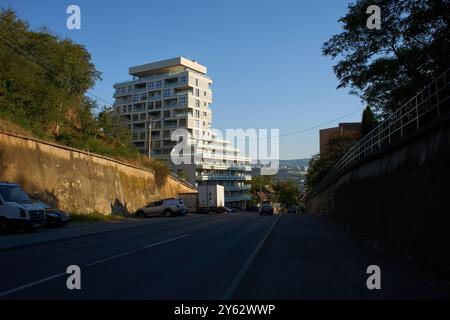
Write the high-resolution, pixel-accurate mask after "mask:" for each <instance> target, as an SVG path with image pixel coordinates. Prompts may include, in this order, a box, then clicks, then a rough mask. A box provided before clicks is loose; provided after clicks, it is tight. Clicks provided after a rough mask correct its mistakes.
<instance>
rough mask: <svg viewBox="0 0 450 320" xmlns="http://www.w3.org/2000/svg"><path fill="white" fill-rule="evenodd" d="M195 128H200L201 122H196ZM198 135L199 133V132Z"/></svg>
mask: <svg viewBox="0 0 450 320" xmlns="http://www.w3.org/2000/svg"><path fill="white" fill-rule="evenodd" d="M195 127H196V128H200V120H195ZM197 133H198V131H197Z"/></svg>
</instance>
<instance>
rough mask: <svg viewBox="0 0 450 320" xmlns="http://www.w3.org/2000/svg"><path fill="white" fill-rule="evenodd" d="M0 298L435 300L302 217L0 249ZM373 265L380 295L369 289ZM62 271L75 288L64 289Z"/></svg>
mask: <svg viewBox="0 0 450 320" xmlns="http://www.w3.org/2000/svg"><path fill="white" fill-rule="evenodd" d="M0 261H1V263H0V274H1V275H2V276H1V281H0V299H189V300H190V299H378V298H387V299H405V298H419V299H434V298H448V292H446V291H444V290H442V289H441V287H440V285H439V283H438V282H436V281H434V280H432V279H431V278H429V277H427V276H424V275H422V274H421V273H419V272H417V271H416V270H413V269H412V268H411V267H409V266H405V265H403V264H401V263H399V262H396V261H395V260H393V259H391V258H389V257H387V256H386V255H383V254H381V253H379V252H378V251H375V250H373V249H371V248H368V247H367V246H365V245H364V244H362V243H360V242H359V241H358V240H356V239H353V238H351V237H350V236H349V235H348V234H346V233H344V232H343V231H341V230H340V229H339V228H337V227H335V226H333V225H331V224H329V223H327V222H325V221H323V220H321V219H319V218H316V217H312V216H309V215H301V216H281V217H280V216H274V217H270V216H264V217H260V216H258V215H257V214H254V213H238V214H229V215H215V216H214V215H213V216H195V215H193V216H186V217H177V218H167V219H163V220H161V222H158V223H153V224H146V225H143V226H142V227H137V228H132V229H126V230H117V231H111V232H107V233H102V234H97V235H90V236H86V237H81V238H75V239H67V240H62V241H57V242H51V243H47V244H42V245H35V246H31V247H23V248H18V249H15V250H10V251H5V252H0ZM372 264H376V265H379V266H380V268H381V272H382V278H381V279H382V289H381V290H368V289H367V287H366V279H367V277H368V275H367V274H366V268H367V266H369V265H372ZM69 265H78V266H80V268H81V286H82V288H81V290H68V289H67V287H66V280H67V277H68V275H67V274H66V273H65V272H66V269H67V267H68V266H69Z"/></svg>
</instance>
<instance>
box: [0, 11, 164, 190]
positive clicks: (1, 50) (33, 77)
mask: <svg viewBox="0 0 450 320" xmlns="http://www.w3.org/2000/svg"><path fill="white" fill-rule="evenodd" d="M99 79H100V73H99V72H98V71H97V70H96V69H95V66H94V65H93V63H92V62H91V56H90V54H89V52H88V51H87V50H86V49H85V48H84V47H83V46H82V45H79V44H77V43H74V42H72V41H71V40H70V39H61V38H59V37H57V36H55V35H53V34H51V32H49V31H48V30H47V29H45V28H41V29H40V30H37V31H33V30H31V29H30V27H29V26H28V24H27V23H26V22H25V21H23V20H20V19H19V18H18V17H17V15H16V13H15V12H14V11H13V10H11V9H0V117H1V118H2V119H4V120H7V121H9V122H13V123H14V124H15V125H18V126H20V127H22V128H23V129H24V131H26V132H30V133H31V134H32V135H34V136H36V137H39V138H41V139H46V140H51V141H55V142H57V143H60V144H63V145H66V146H69V147H73V148H77V149H83V150H87V151H89V152H92V153H97V154H101V155H105V156H109V157H112V158H116V159H118V160H122V161H126V162H130V163H132V164H135V165H136V166H141V167H145V168H147V169H150V170H153V171H154V172H155V175H156V176H157V181H158V182H161V183H162V182H163V181H164V180H165V177H166V176H167V174H168V172H169V168H168V167H167V165H166V164H164V163H160V162H157V161H155V160H149V159H146V158H145V157H143V156H141V155H140V154H139V152H138V150H137V149H136V148H135V147H134V146H133V145H132V144H131V132H130V131H129V130H128V129H127V128H125V127H124V126H123V125H122V124H121V123H120V121H119V119H118V118H115V117H113V116H112V112H111V108H107V107H103V108H102V110H101V111H100V112H99V114H98V115H97V116H95V114H94V110H96V109H97V104H96V102H95V101H93V100H91V99H89V98H88V97H86V96H85V94H86V92H87V90H89V89H90V88H92V86H93V85H94V84H95V82H96V81H97V80H99Z"/></svg>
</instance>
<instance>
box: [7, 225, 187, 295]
mask: <svg viewBox="0 0 450 320" xmlns="http://www.w3.org/2000/svg"><path fill="white" fill-rule="evenodd" d="M188 236H190V234H188V233H186V234H183V235H181V236H178V237H174V238H171V239H167V240H164V241H159V242H155V243H152V244H149V245H146V246H144V247H142V248H139V249H135V250H131V251H127V252H124V253H121V254H117V255H114V256H111V257H108V258H104V259H101V260H97V261H94V262H91V263H89V264H87V265H85V267H90V266H93V265H96V264H100V263H102V262H106V261H110V260H113V259H116V258H119V257H123V256H126V255H128V254H132V253H135V252H137V251H141V250H145V249H149V248H153V247H156V246H159V245H162V244H165V243H168V242H172V241H175V240H178V239H181V238H185V237H188ZM65 275H67V274H66V273H65V272H62V273H57V274H54V275H52V276H49V277H46V278H43V279H41V280H37V281H33V282H30V283H27V284H24V285H22V286H20V287H17V288H13V289H10V290H7V291H3V292H0V298H1V297H4V296H7V295H10V294H13V293H15V292H18V291H22V290H25V289H28V288H31V287H34V286H37V285H38V284H41V283H44V282H47V281H50V280H53V279H56V278H59V277H62V276H65Z"/></svg>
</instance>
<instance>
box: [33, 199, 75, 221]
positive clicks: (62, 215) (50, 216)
mask: <svg viewBox="0 0 450 320" xmlns="http://www.w3.org/2000/svg"><path fill="white" fill-rule="evenodd" d="M40 204H41V205H42V207H43V208H44V209H45V226H46V227H62V226H64V225H66V224H68V223H69V222H70V216H69V215H68V214H67V213H66V212H64V211H62V210H59V209H55V208H52V207H50V206H49V205H48V204H46V203H44V202H42V201H40Z"/></svg>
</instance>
